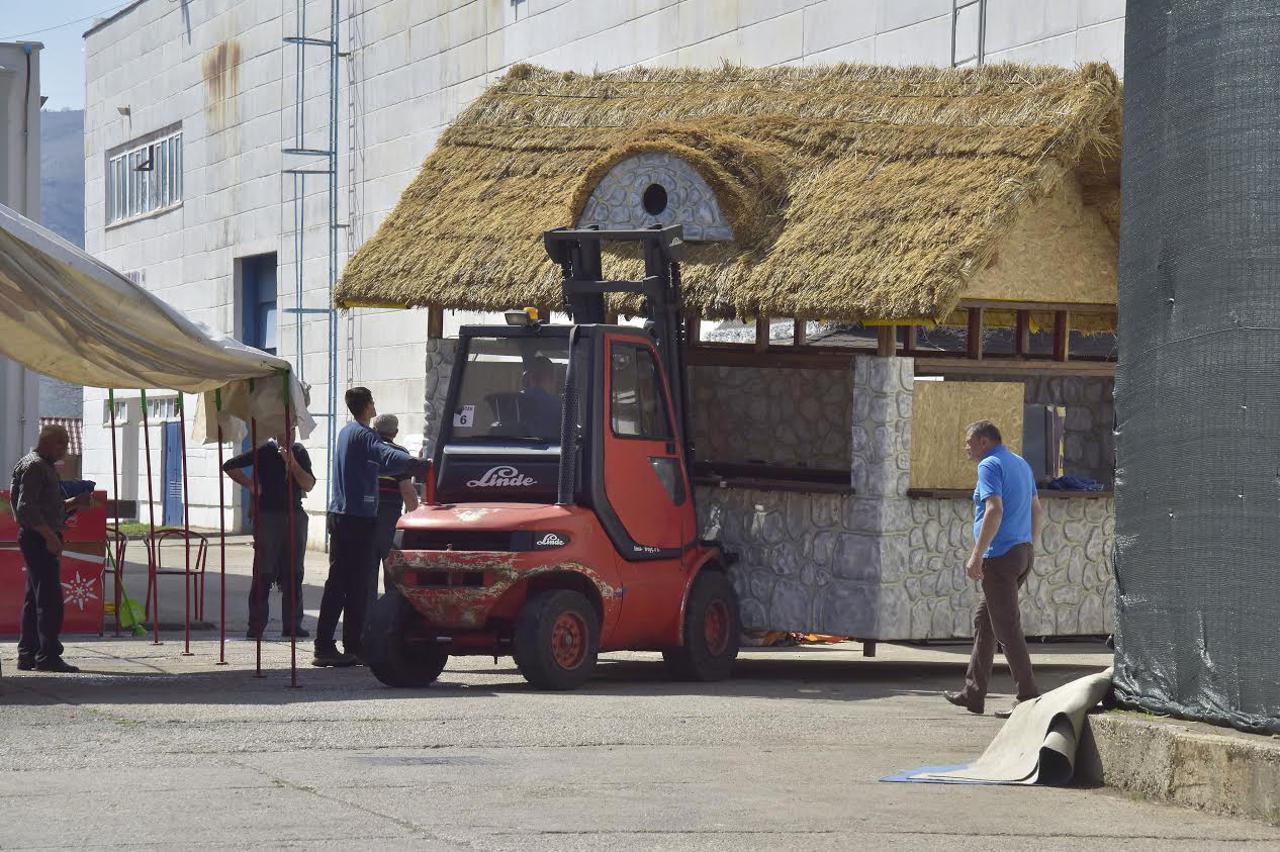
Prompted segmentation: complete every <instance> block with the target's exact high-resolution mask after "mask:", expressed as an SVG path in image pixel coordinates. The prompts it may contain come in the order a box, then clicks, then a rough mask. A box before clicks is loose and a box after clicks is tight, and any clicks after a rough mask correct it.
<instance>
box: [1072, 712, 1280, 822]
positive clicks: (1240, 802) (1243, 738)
mask: <svg viewBox="0 0 1280 852" xmlns="http://www.w3.org/2000/svg"><path fill="white" fill-rule="evenodd" d="M1076 783H1078V784H1083V785H1090V784H1105V785H1106V786H1109V787H1115V788H1118V789H1120V790H1124V791H1126V792H1129V793H1133V794H1136V795H1138V796H1141V797H1142V798H1146V799H1154V800H1157V801H1163V802H1169V803H1172V804H1178V805H1185V806H1188V807H1193V808H1197V809H1200V810H1204V811H1210V812H1213V813H1219V814H1229V815H1232V816H1243V817H1248V818H1250V819H1258V820H1263V821H1265V822H1268V823H1271V824H1272V825H1280V740H1278V739H1273V738H1271V737H1269V736H1261V735H1256V734H1243V733H1239V732H1236V731H1230V730H1227V729H1223V728H1215V727H1213V726H1210V725H1204V724H1200V723H1197V722H1184V721H1181V720H1175V719H1163V718H1159V717H1155V716H1146V715H1142V714H1139V713H1129V712H1124V711H1119V712H1112V713H1103V714H1097V715H1092V716H1088V717H1086V721H1085V728H1084V732H1083V736H1082V738H1081V743H1080V750H1079V754H1078V755H1077V759H1076Z"/></svg>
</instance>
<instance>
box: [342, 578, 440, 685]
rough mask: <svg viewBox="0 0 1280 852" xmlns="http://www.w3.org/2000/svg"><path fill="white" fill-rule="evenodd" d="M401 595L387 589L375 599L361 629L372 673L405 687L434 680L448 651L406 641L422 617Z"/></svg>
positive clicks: (366, 662) (366, 658)
mask: <svg viewBox="0 0 1280 852" xmlns="http://www.w3.org/2000/svg"><path fill="white" fill-rule="evenodd" d="M421 617H422V616H420V615H418V612H417V610H415V609H414V608H413V605H412V604H410V603H409V602H408V601H407V600H405V599H404V596H403V595H401V594H400V593H399V592H397V591H392V592H389V593H387V594H385V595H383V596H382V597H380V598H378V600H377V601H375V602H374V604H373V608H372V609H371V610H370V611H369V617H368V620H367V622H366V624H365V631H364V648H363V650H364V661H365V665H367V666H368V667H369V671H371V672H373V676H374V677H376V678H377V679H378V680H380V681H382V682H383V683H385V684H386V685H387V686H394V687H399V688H405V689H413V688H421V687H424V686H430V685H431V684H433V683H435V681H436V678H438V677H440V672H442V671H444V666H445V663H447V662H448V661H449V654H448V652H447V651H445V650H444V649H443V648H441V647H439V646H438V645H435V644H431V643H428V642H411V641H408V634H409V633H410V632H411V630H412V627H413V626H414V623H415V622H416V621H418V620H419V619H421Z"/></svg>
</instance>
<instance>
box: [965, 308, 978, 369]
mask: <svg viewBox="0 0 1280 852" xmlns="http://www.w3.org/2000/svg"><path fill="white" fill-rule="evenodd" d="M965 346H966V348H967V351H968V354H969V357H970V358H972V359H973V360H975V361H981V360H982V308H969V329H968V332H967V333H966V334H965Z"/></svg>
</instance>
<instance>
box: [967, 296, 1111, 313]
mask: <svg viewBox="0 0 1280 852" xmlns="http://www.w3.org/2000/svg"><path fill="white" fill-rule="evenodd" d="M958 307H961V308H986V309H987V310H990V311H1036V312H1039V313H1052V312H1055V311H1071V312H1072V313H1077V314H1114V313H1115V312H1116V306H1115V305H1108V304H1105V303H1094V302H1080V303H1077V304H1072V303H1070V302H1000V301H996V300H992V299H962V300H961V301H960V304H959V305H958Z"/></svg>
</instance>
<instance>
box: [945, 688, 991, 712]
mask: <svg viewBox="0 0 1280 852" xmlns="http://www.w3.org/2000/svg"><path fill="white" fill-rule="evenodd" d="M942 697H943V698H945V699H947V701H949V702H950V703H952V704H954V705H956V706H957V707H963V708H964V709H966V710H968V711H969V712H970V713H976V714H977V715H979V716H981V715H982V711H983V710H984V709H985V707H986V705H985V703H984V702H983V700H982V699H981V698H979V699H978V700H977V701H973V700H971V699H969V698H968V697H966V696H965V694H964V693H963V692H944V693H942Z"/></svg>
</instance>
